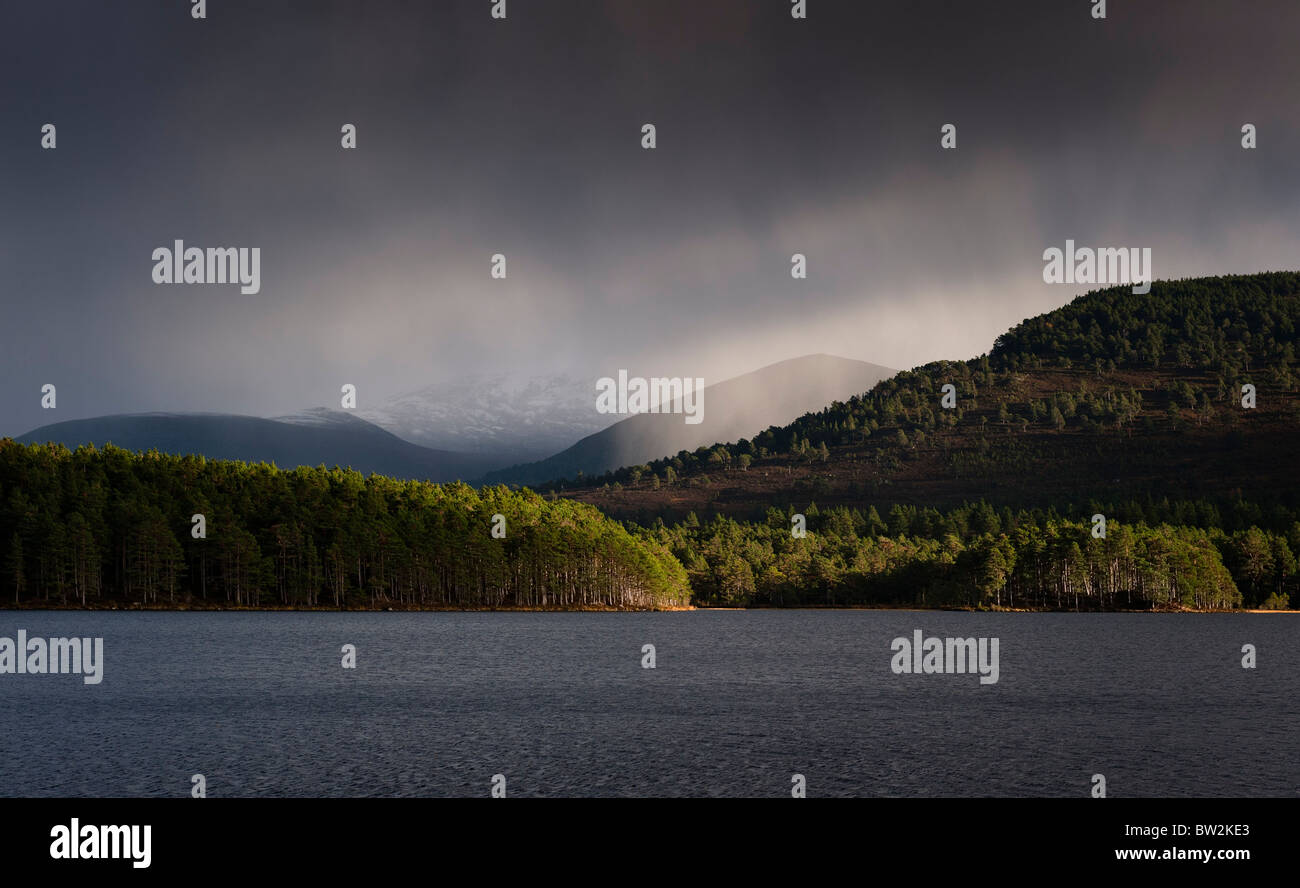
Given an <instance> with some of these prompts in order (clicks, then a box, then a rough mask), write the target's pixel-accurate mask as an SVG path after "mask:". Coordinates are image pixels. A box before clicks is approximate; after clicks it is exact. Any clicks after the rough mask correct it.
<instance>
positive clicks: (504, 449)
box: [357, 373, 619, 467]
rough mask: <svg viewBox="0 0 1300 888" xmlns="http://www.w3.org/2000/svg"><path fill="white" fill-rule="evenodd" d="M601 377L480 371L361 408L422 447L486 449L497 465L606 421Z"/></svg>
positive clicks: (548, 448) (564, 443) (563, 443)
mask: <svg viewBox="0 0 1300 888" xmlns="http://www.w3.org/2000/svg"><path fill="white" fill-rule="evenodd" d="M595 404H596V378H595V377H594V376H593V377H579V376H574V375H566V374H556V375H550V376H529V377H520V376H513V375H511V374H508V373H498V374H479V375H473V376H466V377H461V378H458V379H455V380H452V381H447V382H439V383H436V384H434V385H429V386H425V387H424V388H421V389H417V390H415V391H411V392H407V393H405V394H402V395H398V396H396V397H393V398H389V399H388V400H386V401H384V402H382V403H380V404H379V405H378V406H376V407H371V408H359V409H358V410H357V415H359V416H361V417H362V418H363V419H367V420H369V421H370V422H373V423H375V424H376V425H378V426H381V427H383V428H385V429H387V430H388V431H390V432H392V433H393V434H395V435H397V436H398V437H400V438H403V439H405V440H407V441H411V442H413V443H416V444H419V445H421V446H424V447H433V448H436V449H442V450H459V451H466V452H472V453H481V454H483V455H485V456H490V457H493V458H495V459H496V464H495V465H496V467H500V466H506V465H510V464H512V463H518V462H527V461H530V460H535V459H540V458H541V457H544V456H548V455H550V454H552V453H555V452H557V451H559V450H562V449H564V448H565V447H568V446H570V445H571V444H573V443H574V442H575V441H579V440H581V439H582V438H585V437H586V436H587V435H590V434H592V433H594V432H598V431H600V430H601V429H604V428H607V427H609V426H610V425H612V424H613V423H614V422H616V421H617V420H618V419H619V417H618V416H611V415H608V414H602V413H597V412H596V409H595Z"/></svg>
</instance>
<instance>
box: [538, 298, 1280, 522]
mask: <svg viewBox="0 0 1300 888" xmlns="http://www.w3.org/2000/svg"><path fill="white" fill-rule="evenodd" d="M1298 324H1300V274H1297V273H1295V272H1278V273H1265V274H1256V275H1243V276H1232V277H1217V278H1201V279H1195V280H1185V281H1162V282H1157V283H1155V284H1154V285H1153V286H1152V290H1151V293H1150V294H1148V295H1135V294H1133V293H1132V292H1131V289H1130V288H1128V287H1116V288H1112V289H1107V290H1101V291H1096V292H1092V293H1088V294H1086V295H1084V296H1080V297H1079V298H1077V299H1075V300H1074V301H1073V302H1071V303H1070V304H1068V305H1066V306H1064V307H1063V308H1060V309H1058V310H1056V311H1053V312H1050V313H1048V314H1045V315H1042V316H1040V317H1036V318H1032V319H1030V320H1027V321H1025V322H1024V323H1022V324H1020V325H1018V326H1017V327H1015V328H1013V329H1012V330H1009V331H1008V332H1007V333H1005V334H1004V335H1002V336H1001V337H999V338H998V340H997V341H996V343H994V345H993V348H992V350H991V351H990V353H989V354H987V355H984V356H981V357H978V358H975V359H972V360H968V361H940V362H936V363H932V364H927V365H925V366H923V367H918V368H916V369H914V370H910V371H906V372H903V373H899V374H898V375H896V376H894V377H893V378H891V379H888V380H886V381H884V382H881V383H880V384H879V385H877V386H875V387H874V388H873V389H872V390H871V391H870V392H867V393H865V394H863V395H861V396H860V397H855V398H852V399H850V400H849V401H847V402H837V403H835V404H831V405H829V406H828V407H827V408H826V409H824V410H821V411H819V412H817V413H810V414H807V415H805V416H803V417H801V418H800V419H798V420H796V421H795V422H793V423H791V424H789V425H787V426H784V427H781V428H775V427H773V428H769V429H767V430H765V431H761V432H758V434H755V435H754V437H753V438H752V439H749V440H742V441H740V442H738V443H735V444H731V445H715V446H713V447H707V448H700V449H698V450H696V451H694V452H691V453H686V452H682V453H678V454H677V455H676V456H669V457H665V458H663V459H659V460H656V461H654V462H651V463H648V464H643V465H639V466H630V467H626V468H624V469H621V470H619V471H617V472H612V473H609V474H608V475H606V476H603V477H600V478H591V479H586V480H585V481H583V482H582V483H581V484H578V483H575V482H573V481H565V482H559V483H555V484H552V485H550V489H553V490H556V491H561V492H562V493H563V494H564V495H566V496H572V497H575V498H577V499H580V500H583V501H586V502H591V503H594V504H596V505H598V506H600V508H601V509H602V510H604V511H606V512H607V513H608V514H613V515H616V516H620V517H626V518H633V519H636V520H639V521H642V522H648V521H650V520H653V519H654V518H655V517H663V518H665V519H666V520H673V519H674V518H680V517H682V516H684V515H685V514H687V513H688V512H695V513H696V514H698V515H706V514H710V513H724V514H730V515H735V516H738V517H746V518H760V517H761V516H762V515H763V514H764V513H765V512H766V510H767V509H768V508H770V507H773V506H775V507H778V508H782V509H784V508H786V507H787V506H793V507H795V508H800V507H803V506H806V505H808V504H809V503H810V502H816V503H817V504H819V505H820V506H823V507H825V506H827V505H836V504H844V505H851V506H866V505H872V504H876V505H880V506H881V507H882V508H884V509H888V507H889V506H890V505H892V504H905V505H911V506H915V507H918V508H924V507H936V508H945V507H955V506H957V505H960V504H961V503H963V502H973V501H978V500H985V501H988V502H990V503H992V504H994V505H1008V506H1012V507H1020V506H1024V507H1047V506H1048V505H1053V504H1054V505H1057V506H1058V507H1060V508H1063V509H1069V508H1071V507H1077V508H1078V509H1080V510H1082V509H1083V508H1084V507H1085V506H1086V505H1087V504H1088V503H1106V502H1110V503H1115V502H1128V501H1135V502H1143V501H1146V502H1149V501H1152V500H1157V501H1158V500H1161V499H1170V500H1178V499H1183V500H1197V499H1213V500H1227V499H1233V498H1238V499H1239V498H1245V499H1248V500H1251V501H1253V502H1256V503H1259V504H1261V505H1264V506H1271V505H1277V504H1281V505H1286V506H1293V505H1296V498H1297V484H1296V473H1295V467H1294V452H1295V442H1296V440H1297V431H1300V397H1298V394H1300V393H1298V392H1297V376H1296V370H1295V367H1294V365H1295V357H1296V348H1297V342H1296V338H1297V332H1296V331H1297V326H1298ZM945 385H952V386H953V387H954V389H955V393H954V394H955V401H954V404H953V407H952V409H945V407H944V405H943V402H942V398H943V386H945ZM1246 385H1251V386H1253V387H1254V395H1255V405H1256V406H1255V407H1253V408H1248V407H1244V406H1243V386H1246ZM543 489H545V488H543Z"/></svg>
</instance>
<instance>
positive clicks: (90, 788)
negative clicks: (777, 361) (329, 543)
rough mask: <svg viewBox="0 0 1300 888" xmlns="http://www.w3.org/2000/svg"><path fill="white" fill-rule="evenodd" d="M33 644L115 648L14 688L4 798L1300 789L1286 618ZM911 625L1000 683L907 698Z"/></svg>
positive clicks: (46, 616)
mask: <svg viewBox="0 0 1300 888" xmlns="http://www.w3.org/2000/svg"><path fill="white" fill-rule="evenodd" d="M18 629H26V630H27V631H28V634H29V636H37V635H39V636H102V637H103V639H104V658H105V661H106V666H105V674H104V681H103V682H102V684H99V685H95V686H88V685H85V684H84V683H83V682H82V680H81V679H80V678H79V677H75V676H70V675H36V676H33V675H0V712H3V716H2V719H3V731H0V795H7V796H45V795H54V796H83V795H85V796H144V795H155V796H167V795H188V793H189V790H190V775H192V774H195V773H202V774H203V775H205V777H206V779H207V785H208V794H209V796H212V797H215V796H387V795H394V796H446V795H462V796H463V795H476V796H484V795H487V794H488V792H489V788H490V782H491V780H492V776H493V775H494V774H504V775H506V779H507V789H508V793H509V794H510V795H511V796H534V795H536V796H557V795H576V796H588V795H591V796H597V795H629V796H640V795H664V796H678V795H685V796H692V795H694V796H734V795H746V796H750V795H788V794H789V791H790V785H791V775H792V774H794V773H801V774H804V775H805V776H806V779H807V784H808V794H809V796H818V795H822V796H826V795H842V796H953V795H961V796H966V795H973V796H994V795H1017V796H1040V795H1044V796H1078V797H1084V796H1086V795H1087V794H1088V791H1089V788H1090V786H1091V784H1090V778H1091V776H1092V775H1093V774H1096V773H1101V774H1104V775H1105V776H1106V780H1107V788H1108V794H1109V795H1110V796H1171V795H1179V796H1257V795H1271V796H1289V797H1296V796H1297V794H1298V793H1300V764H1297V761H1296V757H1295V756H1294V755H1293V751H1294V745H1295V737H1296V734H1297V730H1300V693H1298V692H1300V652H1298V650H1297V647H1298V646H1297V644H1296V641H1295V640H1296V638H1297V631H1298V630H1300V618H1297V617H1295V616H1291V615H1249V614H1242V615H1235V614H1234V615H1228V614H1224V615H1137V614H1100V615H1073V614H963V613H918V612H899V611H750V612H746V611H697V612H687V613H666V614H558V613H557V614H537V613H533V614H480V613H475V614H448V613H429V614H394V613H376V614H356V613H352V614H323V613H313V614H292V613H239V614H221V613H51V612H27V613H19V612H13V611H8V612H0V636H7V637H10V638H13V637H15V636H16V633H17V630H18ZM915 629H921V630H923V631H924V632H925V633H926V635H937V636H960V637H967V636H975V637H997V638H999V639H1000V664H999V665H1000V677H999V681H998V682H997V684H994V685H981V684H980V683H979V681H978V677H977V676H974V675H895V674H894V673H893V672H892V671H891V669H890V658H891V651H890V642H891V640H892V639H894V638H895V637H897V636H906V637H908V638H910V637H911V636H912V632H913V630H915ZM347 643H350V644H354V645H356V648H357V652H358V653H357V668H356V669H355V670H345V669H343V668H341V666H340V660H341V656H342V655H341V654H340V648H341V647H342V645H344V644H347ZM1247 643H1249V644H1253V645H1255V647H1256V648H1257V650H1258V668H1257V669H1254V670H1247V669H1243V668H1242V667H1241V658H1242V654H1241V648H1242V645H1243V644H1247ZM645 644H653V645H655V648H656V660H657V668H655V669H653V670H649V669H643V668H642V666H641V661H642V646H643V645H645Z"/></svg>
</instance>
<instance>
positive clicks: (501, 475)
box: [486, 354, 895, 484]
mask: <svg viewBox="0 0 1300 888" xmlns="http://www.w3.org/2000/svg"><path fill="white" fill-rule="evenodd" d="M894 373H895V371H894V370H890V369H888V368H887V367H882V366H880V365H878V364H870V363H867V362H866V361H855V360H850V359H848V358H839V357H835V356H833V355H824V354H818V355H805V356H804V357H800V358H792V359H790V360H786V361H781V362H779V363H776V364H770V365H768V366H766V367H763V368H761V369H759V370H755V371H754V372H752V373H747V374H745V375H743V376H737V377H735V378H733V379H728V380H726V381H724V382H720V383H717V384H715V385H710V386H707V387H706V388H705V389H704V398H703V404H704V407H703V413H702V415H703V421H701V422H700V423H698V424H694V425H692V424H688V423H686V422H685V420H684V417H683V415H682V414H681V413H674V412H669V411H667V410H665V412H661V413H640V414H636V415H634V416H630V417H627V418H625V419H623V420H622V421H620V422H617V423H615V424H614V425H612V426H610V427H609V428H607V429H604V430H603V431H600V432H597V433H596V434H593V435H589V436H588V437H586V438H583V439H582V440H581V441H579V442H578V443H576V444H574V445H573V446H571V447H569V448H567V449H566V450H564V451H562V452H560V453H557V454H555V455H554V456H552V457H549V458H548V459H545V460H541V461H539V462H534V463H529V464H524V465H517V466H512V467H511V468H509V469H504V470H501V471H495V472H489V473H488V474H487V476H486V480H487V481H488V483H516V484H532V483H538V482H541V481H549V480H553V479H557V478H571V477H574V476H576V475H577V474H578V473H579V472H581V473H583V474H585V475H594V474H599V473H601V472H606V471H609V470H611V469H616V468H618V467H620V466H626V465H634V464H637V463H642V462H645V461H647V460H651V459H657V458H659V457H662V456H671V455H673V454H676V453H677V452H679V451H681V450H694V449H695V448H697V447H702V446H706V445H709V444H713V443H715V442H719V441H737V440H740V439H742V438H749V437H752V436H754V435H755V434H757V433H759V432H761V431H762V430H764V429H766V428H767V427H769V426H773V425H784V424H785V423H788V422H791V421H792V420H794V419H796V418H797V417H799V416H802V415H803V414H805V413H807V412H809V411H811V410H820V409H822V408H823V407H825V406H826V405H827V404H829V403H831V402H833V401H840V400H845V399H847V398H850V397H852V396H854V395H859V394H862V393H863V392H865V391H867V390H868V389H870V388H871V387H872V386H874V385H875V384H876V383H877V382H879V381H880V380H882V379H886V378H888V377H890V376H892V375H893V374H894ZM676 403H677V402H674V404H676Z"/></svg>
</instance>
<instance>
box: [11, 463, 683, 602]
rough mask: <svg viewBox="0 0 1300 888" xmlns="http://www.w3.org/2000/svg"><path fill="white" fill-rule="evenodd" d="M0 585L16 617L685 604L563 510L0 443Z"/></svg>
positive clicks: (646, 557)
mask: <svg viewBox="0 0 1300 888" xmlns="http://www.w3.org/2000/svg"><path fill="white" fill-rule="evenodd" d="M196 515H202V516H203V519H204V520H203V527H204V530H205V534H206V535H205V537H204V538H201V539H200V538H196V537H195V530H196V528H197V526H198V525H196V524H195V522H194V521H193V519H194V517H195V516H196ZM494 516H500V517H501V519H504V524H501V522H500V520H499V519H496V518H495V517H494ZM494 525H495V526H498V527H501V528H502V530H503V533H504V536H503V537H500V538H498V537H496V536H494V535H493V533H492V531H493V527H494ZM0 577H2V578H3V590H4V598H3V599H0V601H2V600H5V599H7V600H8V601H11V602H14V603H15V604H19V605H31V606H55V605H80V606H106V605H109V604H120V605H123V606H125V605H143V606H158V607H169V606H170V607H186V606H194V607H204V606H208V607H212V606H221V607H266V606H283V607H316V606H325V607H344V608H350V607H365V608H373V607H396V608H402V607H422V608H436V607H452V608H486V607H527V608H620V609H655V608H672V607H680V606H684V605H686V604H688V603H689V590H688V588H687V585H686V577H685V573H684V572H683V570H682V567H681V565H680V564H679V563H678V562H677V560H676V559H675V558H673V556H672V555H670V554H668V553H667V551H666V550H665V549H664V547H663V546H662V545H660V544H658V543H656V542H654V541H653V540H650V539H648V538H644V537H635V536H632V535H631V534H629V533H628V532H627V530H625V529H624V528H623V527H622V526H621V525H619V524H618V523H617V522H614V521H611V520H609V519H608V518H605V517H604V516H602V515H601V514H600V513H599V512H597V511H596V510H595V509H593V508H591V507H590V506H586V505H582V504H579V503H574V502H569V501H559V502H545V501H544V500H542V499H541V498H540V497H538V496H537V495H535V494H532V493H530V492H527V491H524V492H512V491H508V490H506V489H504V488H500V487H490V488H484V489H482V490H480V491H475V490H474V489H472V488H470V487H469V486H467V485H464V484H449V485H437V484H429V483H425V482H420V481H395V480H392V479H389V478H384V477H381V476H378V475H371V476H369V477H363V476H362V475H361V474H359V473H357V472H355V471H351V470H344V469H337V468H336V469H333V470H327V469H324V468H315V469H311V468H298V469H294V470H291V471H286V470H281V469H276V468H274V467H272V466H269V465H266V464H262V463H258V464H248V463H242V462H226V461H209V460H205V459H204V458H203V457H198V456H184V457H182V456H170V455H163V454H159V453H158V452H157V451H152V452H149V453H143V454H137V453H132V452H130V451H127V450H123V449H120V448H117V447H112V446H109V447H106V448H104V449H103V450H102V451H100V450H95V449H93V448H91V447H81V448H78V449H77V450H76V451H75V452H73V451H69V450H68V449H67V448H66V447H64V446H62V445H58V444H48V445H22V444H17V443H15V442H14V441H12V440H10V439H8V438H4V439H0Z"/></svg>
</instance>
